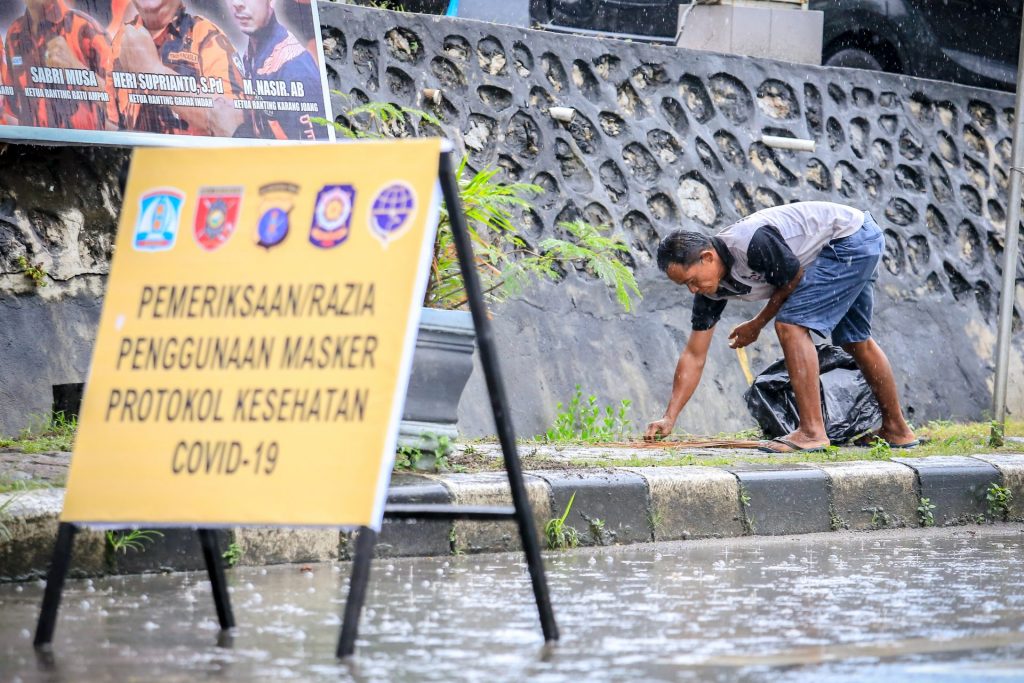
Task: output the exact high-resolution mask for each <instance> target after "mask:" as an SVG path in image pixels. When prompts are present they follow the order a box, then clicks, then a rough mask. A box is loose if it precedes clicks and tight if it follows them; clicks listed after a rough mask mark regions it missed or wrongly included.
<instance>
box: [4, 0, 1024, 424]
mask: <svg viewBox="0 0 1024 683" xmlns="http://www.w3.org/2000/svg"><path fill="white" fill-rule="evenodd" d="M320 7H321V18H322V21H323V23H324V29H323V33H324V47H325V52H326V54H327V58H328V65H329V66H328V78H329V81H330V84H331V87H332V88H334V89H337V90H339V91H341V92H342V93H344V94H345V95H346V96H351V98H350V99H347V100H343V99H342V98H336V101H335V108H336V111H338V112H341V111H344V110H345V108H346V107H351V106H352V104H353V102H358V101H366V100H386V101H390V102H395V103H401V104H405V105H411V106H415V107H419V108H423V109H426V110H429V111H432V112H433V113H435V114H437V115H438V116H439V117H440V118H441V120H442V122H443V129H444V130H443V131H437V130H435V129H433V127H432V126H430V125H424V126H422V127H421V128H420V130H416V127H415V126H414V125H413V124H409V125H408V126H406V131H405V132H406V133H407V134H414V133H421V134H436V133H438V132H443V133H445V134H448V135H451V136H453V137H455V138H456V141H457V144H459V145H460V146H461V148H462V150H463V151H465V152H466V153H468V156H469V160H470V164H471V165H472V166H473V167H474V168H477V169H479V168H483V167H485V166H488V165H498V166H500V167H502V168H503V169H504V173H505V176H506V177H507V178H509V179H516V180H524V181H531V182H536V183H538V184H540V185H542V186H544V187H546V188H548V192H547V193H546V194H545V195H543V196H542V197H540V198H538V199H537V200H536V202H535V206H534V208H533V209H532V210H530V211H529V212H528V213H527V214H526V215H524V216H522V217H521V219H522V226H523V230H524V233H525V234H526V236H527V238H528V239H529V240H530V241H531V242H536V241H537V240H539V239H542V238H543V237H544V236H545V235H551V234H556V232H557V228H556V227H555V226H556V225H557V223H558V222H560V221H562V220H568V219H572V218H576V217H583V218H586V219H587V220H590V221H592V222H607V223H611V224H612V225H614V226H615V230H616V232H617V233H619V234H621V235H623V236H624V237H625V238H626V239H627V240H628V242H629V244H630V246H631V252H630V254H629V255H628V257H627V259H626V260H627V263H628V264H629V265H630V266H631V267H632V268H633V269H634V272H635V274H636V277H637V280H638V281H639V282H640V285H641V288H642V290H643V292H644V300H643V302H642V303H641V304H640V306H639V309H638V311H637V313H635V314H633V315H629V314H623V313H622V311H621V310H620V309H619V308H618V306H617V305H616V304H615V302H614V300H613V297H612V295H611V292H610V291H609V290H608V289H607V288H605V287H604V286H602V285H601V284H600V283H598V282H596V281H594V279H593V278H592V277H591V276H589V275H588V274H587V273H585V272H580V271H573V272H570V273H568V274H567V276H566V277H565V278H564V279H563V280H562V281H560V282H559V283H557V284H544V285H538V286H536V287H534V288H533V289H532V290H530V291H529V292H527V294H526V295H525V296H524V297H523V298H522V299H520V300H516V301H510V302H507V303H505V304H503V305H500V306H497V307H495V318H494V324H495V326H496V329H497V332H498V339H499V344H500V347H501V349H502V351H503V358H502V362H503V366H504V370H505V374H506V377H507V378H508V379H509V382H508V388H509V393H510V395H511V399H512V402H513V417H514V422H515V425H516V427H517V429H518V430H519V432H520V433H521V434H523V435H532V434H537V433H540V432H542V431H543V430H544V429H545V428H546V427H547V426H549V425H550V422H551V420H552V418H553V416H554V413H555V404H556V403H557V402H558V401H566V400H567V399H568V398H569V397H570V396H571V394H572V390H573V385H574V384H576V383H579V384H581V385H583V388H584V390H585V391H587V392H588V393H590V392H593V393H596V394H598V396H599V397H600V398H601V399H602V401H605V402H612V401H614V402H615V403H617V402H618V401H619V400H620V399H624V398H628V399H631V400H632V401H633V402H634V405H635V410H634V416H635V417H636V418H637V420H638V421H640V420H645V419H649V418H653V417H657V416H659V415H660V413H661V411H662V410H663V408H664V402H665V400H666V398H667V396H668V391H669V388H670V383H671V374H672V369H673V367H674V364H675V360H676V357H677V354H678V352H679V349H680V348H681V346H682V344H683V343H684V342H685V339H686V336H687V334H688V331H689V316H690V301H691V297H690V295H689V294H688V293H687V292H685V291H683V290H681V289H679V288H678V287H675V286H673V285H671V283H669V282H668V281H667V280H666V279H664V277H663V276H662V275H661V273H660V272H659V271H658V270H657V268H656V266H655V265H654V264H653V262H652V257H651V254H652V253H653V251H654V248H655V246H656V244H657V241H658V239H659V237H660V236H661V235H664V234H666V233H667V232H668V231H670V230H672V229H674V228H676V227H681V226H686V227H697V228H700V229H704V230H707V231H709V232H710V231H713V230H714V229H717V228H720V227H723V226H725V225H727V224H729V223H730V222H732V221H734V220H736V219H738V218H740V217H741V216H743V215H746V214H748V213H749V212H751V211H754V210H756V209H757V208H760V207H763V206H770V205H773V204H777V203H779V202H785V201H792V200H798V199H831V200H834V201H842V202H847V203H850V204H853V205H856V206H859V207H862V208H866V209H869V210H871V211H872V213H873V215H874V216H875V217H876V219H878V221H879V223H880V224H881V225H882V227H883V228H884V229H885V231H886V239H887V251H886V256H885V267H884V268H883V272H882V278H881V280H880V283H879V288H878V297H877V305H876V336H877V338H878V339H879V341H880V342H881V343H882V344H883V346H884V347H885V348H886V349H887V350H888V352H889V355H890V357H891V358H892V360H893V364H894V366H895V368H896V371H897V374H898V377H899V379H900V385H901V389H902V391H903V394H904V404H905V405H906V407H907V410H908V412H909V413H910V415H911V417H912V419H913V420H914V421H917V422H920V421H922V420H925V419H929V418H934V417H943V418H950V417H951V418H978V417H980V416H981V415H982V414H983V412H984V411H985V410H986V409H987V407H988V403H989V391H990V385H991V374H992V367H991V359H992V355H993V347H994V343H995V334H994V330H995V314H996V307H997V299H998V271H999V267H998V263H999V261H998V259H999V258H1000V244H1001V242H1002V232H1003V229H1004V216H1005V212H1006V182H1007V172H1008V171H1007V169H1008V166H1009V154H1010V143H1009V138H1010V135H1011V131H1010V128H1009V123H1010V121H1009V117H1010V115H1012V111H1011V107H1012V100H1011V97H1010V96H1009V95H1006V94H1003V93H995V92H991V91H985V90H976V89H969V88H963V87H959V86H951V85H948V84H941V83H934V82H928V81H920V80H914V79H906V78H901V77H898V76H891V75H886V74H876V73H867V72H858V71H850V70H835V69H822V68H817V67H807V66H798V65H791V64H783V63H778V62H770V61H755V60H752V59H745V58H736V57H726V56H717V55H713V54H709V53H700V52H689V51H685V50H679V49H675V48H668V47H656V46H646V45H638V44H631V43H624V42H616V41H607V40H597V39H584V38H575V37H568V36H564V35H556V34H546V33H539V32H532V31H527V30H524V29H518V28H513V27H507V26H495V25H491V24H485V23H478V22H472V21H464V20H451V19H445V18H443V17H434V16H420V15H412V14H404V13H391V12H381V11H377V10H370V9H365V8H359V7H354V6H349V5H337V4H334V3H321V6H320ZM424 87H431V88H436V87H440V88H441V89H442V90H443V92H444V99H443V100H442V102H441V104H440V105H434V104H432V103H428V102H424V101H423V98H422V96H421V94H420V91H421V90H422V89H423V88H424ZM551 105H568V106H572V107H575V108H576V109H577V111H578V115H577V117H576V119H575V120H574V121H573V123H571V124H569V125H565V124H561V123H557V122H555V121H554V120H552V119H551V118H550V117H549V116H548V115H547V110H548V107H549V106H551ZM762 133H770V134H781V135H787V134H789V135H796V136H800V137H811V138H815V139H816V140H817V141H818V152H817V153H815V154H800V153H790V152H781V153H780V152H776V151H772V150H770V149H767V148H765V147H763V146H762V145H761V144H760V143H759V142H757V140H758V139H759V137H760V135H761V134H762ZM125 158H126V157H125V153H124V152H123V151H120V150H96V149H92V150H73V149H68V148H51V149H45V150H44V149H41V148H34V147H21V146H18V147H16V146H8V147H7V148H5V152H4V154H3V155H0V432H6V433H10V432H12V431H15V430H17V429H19V428H20V427H21V426H24V424H26V422H27V419H28V416H29V415H31V414H32V413H43V412H45V411H47V410H48V409H49V405H50V399H51V397H50V387H51V385H53V384H60V383H64V382H71V381H76V380H78V381H81V380H83V379H84V378H85V374H86V371H87V365H88V355H89V351H90V349H91V343H92V332H93V329H94V326H95V323H96V320H97V319H98V313H99V309H98V307H97V301H98V297H99V296H100V295H101V292H102V287H103V282H104V280H103V276H104V274H105V273H106V272H107V268H108V263H109V257H110V252H111V241H112V233H113V229H114V225H115V221H116V219H115V216H116V213H117V209H118V205H119V194H118V190H117V174H118V172H119V171H120V170H121V168H122V166H123V164H124V162H125ZM22 254H24V255H27V257H28V258H29V260H31V261H33V262H36V261H38V262H40V263H42V264H43V266H44V268H45V269H46V270H47V271H48V272H49V273H50V275H51V277H50V280H49V286H47V287H45V288H43V289H35V288H34V287H33V286H32V284H31V282H30V281H29V280H27V279H26V278H25V277H24V276H22V275H20V274H17V272H16V271H17V270H18V267H17V265H16V258H17V256H18V255H22ZM1018 292H1019V294H1018V299H1019V301H1021V302H1024V298H1021V297H1022V296H1024V290H1022V289H1020V288H1018ZM1018 308H1019V305H1018ZM755 310H756V307H755V306H753V305H750V304H742V305H738V304H735V303H733V304H730V305H729V307H728V308H727V310H726V316H725V318H724V320H723V323H722V324H721V325H720V326H719V327H720V328H722V330H720V332H719V339H718V340H716V342H715V343H714V344H713V347H712V352H711V358H710V362H709V365H708V368H707V370H706V373H705V378H704V382H703V384H702V386H701V388H700V389H699V390H698V393H697V394H696V395H695V397H694V400H693V401H692V403H691V405H690V406H689V407H688V408H687V410H686V412H685V413H684V414H683V416H682V418H681V421H680V427H682V428H685V429H688V430H690V431H694V432H716V431H719V430H733V429H739V428H742V427H746V426H749V425H750V424H751V423H752V421H751V419H750V417H749V416H748V415H747V412H746V409H745V408H744V407H743V404H742V401H741V398H740V397H741V394H742V392H743V390H744V388H745V386H746V385H745V381H744V379H743V374H742V372H741V369H740V366H739V364H738V362H737V360H736V356H735V353H734V352H733V351H731V350H729V349H728V348H727V346H726V344H725V342H724V337H725V334H723V332H724V331H727V329H728V328H729V327H730V326H731V325H733V324H735V323H737V322H740V321H742V320H744V319H746V318H748V317H750V316H751V315H752V314H753V313H754V311H755ZM1015 325H1016V327H1015V329H1016V330H1017V331H1019V329H1020V322H1019V316H1018V317H1017V319H1016V322H1015ZM750 355H751V361H752V365H753V366H754V371H755V372H757V371H758V370H759V369H760V368H762V367H764V366H765V365H767V364H768V363H769V362H771V361H772V360H774V359H775V358H776V357H778V356H779V349H778V345H777V343H776V342H775V340H774V334H773V333H772V332H771V331H770V330H769V331H766V332H765V334H764V335H763V337H762V339H761V340H759V341H758V342H757V343H756V344H755V345H754V347H753V348H752V349H751V354H750ZM1012 358H1013V361H1012V363H1013V364H1012V372H1013V375H1012V378H1011V382H1010V392H1011V397H1010V400H1011V408H1012V409H1013V410H1014V411H1015V412H1018V413H1019V412H1020V411H1021V410H1022V409H1024V383H1022V382H1019V381H1016V380H1019V379H1020V377H1021V374H1022V362H1021V360H1022V353H1021V348H1020V346H1019V342H1018V343H1017V344H1016V345H1015V347H1014V349H1013V352H1012ZM484 396H485V389H484V384H483V378H482V376H481V375H480V373H479V372H476V373H475V374H474V376H473V378H472V379H471V380H470V385H469V387H468V388H467V392H466V394H464V396H463V401H462V405H461V407H460V428H461V429H462V431H463V432H464V433H467V434H481V433H488V432H490V431H492V425H491V419H490V414H489V409H488V402H487V401H486V400H485V399H484Z"/></svg>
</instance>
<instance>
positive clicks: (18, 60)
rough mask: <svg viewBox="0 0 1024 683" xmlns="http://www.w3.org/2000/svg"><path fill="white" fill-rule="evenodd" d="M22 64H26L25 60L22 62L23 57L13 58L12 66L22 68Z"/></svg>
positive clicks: (15, 56)
mask: <svg viewBox="0 0 1024 683" xmlns="http://www.w3.org/2000/svg"><path fill="white" fill-rule="evenodd" d="M22 64H24V60H22V58H21V55H14V56H13V57H11V66H21V65H22Z"/></svg>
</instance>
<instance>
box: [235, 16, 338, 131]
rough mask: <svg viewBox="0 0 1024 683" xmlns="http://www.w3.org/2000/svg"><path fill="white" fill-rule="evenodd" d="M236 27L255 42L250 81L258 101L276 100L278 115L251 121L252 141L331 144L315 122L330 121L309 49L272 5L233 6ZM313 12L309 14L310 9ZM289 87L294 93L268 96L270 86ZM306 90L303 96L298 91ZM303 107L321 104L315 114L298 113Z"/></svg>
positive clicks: (255, 113)
mask: <svg viewBox="0 0 1024 683" xmlns="http://www.w3.org/2000/svg"><path fill="white" fill-rule="evenodd" d="M229 4H230V6H231V11H232V12H233V13H234V16H235V23H236V24H238V28H240V29H241V30H242V33H244V34H246V35H247V36H249V45H248V48H247V49H246V51H245V58H244V64H245V78H246V80H247V82H248V84H249V87H251V88H252V89H253V91H254V95H253V96H254V97H255V98H256V99H257V100H264V99H266V100H270V103H271V104H273V105H277V106H278V107H279V108H278V109H254V110H252V112H251V113H250V114H249V116H248V117H247V125H246V126H244V127H243V128H251V129H252V130H251V132H250V131H245V132H244V133H241V134H242V135H245V136H246V137H249V136H251V137H257V138H274V139H277V140H317V139H320V140H326V139H327V130H326V128H324V126H322V125H316V124H314V123H313V121H312V120H311V119H310V117H311V116H320V117H323V116H324V112H323V111H322V107H323V95H322V94H321V93H322V92H323V89H322V87H321V85H320V69H319V68H318V67H317V64H316V62H315V61H314V60H313V58H312V57H311V56H310V55H309V52H308V51H307V50H306V46H305V45H303V44H302V43H300V42H299V40H298V39H297V38H296V37H295V36H294V35H293V34H292V33H291V31H289V30H288V29H286V28H285V27H284V26H283V25H281V23H280V22H279V21H278V20H277V16H276V15H275V13H274V8H273V7H271V5H270V0H229ZM307 9H308V8H307ZM279 83H284V84H285V86H286V88H287V89H288V91H287V92H286V93H276V94H275V95H271V96H266V95H265V94H264V91H265V90H266V89H267V88H268V86H267V85H266V84H275V85H276V84H279ZM297 89H300V90H297ZM301 102H316V103H318V104H319V105H320V107H321V109H320V110H318V111H315V112H309V111H302V110H301V109H287V108H284V107H287V106H289V105H291V106H295V107H298V105H299V104H300V103H301Z"/></svg>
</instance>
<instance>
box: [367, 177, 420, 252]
mask: <svg viewBox="0 0 1024 683" xmlns="http://www.w3.org/2000/svg"><path fill="white" fill-rule="evenodd" d="M415 215H416V191H415V190H413V189H412V186H411V185H409V184H408V183H404V182H401V181H395V182H393V183H391V184H390V185H387V186H385V187H384V188H382V189H381V190H380V191H379V192H377V194H376V196H375V197H374V198H373V203H372V204H371V205H370V232H372V233H373V234H374V236H375V237H376V238H377V239H378V240H380V242H381V244H383V245H384V246H385V247H387V246H388V243H389V242H393V241H395V240H396V239H398V238H399V237H401V236H402V235H403V234H404V233H405V232H406V231H407V230H408V229H409V226H411V225H412V219H413V217H414V216H415Z"/></svg>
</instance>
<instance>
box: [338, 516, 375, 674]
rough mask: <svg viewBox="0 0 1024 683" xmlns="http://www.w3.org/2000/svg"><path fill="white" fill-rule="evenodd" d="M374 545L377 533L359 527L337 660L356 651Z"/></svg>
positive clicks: (367, 528)
mask: <svg viewBox="0 0 1024 683" xmlns="http://www.w3.org/2000/svg"><path fill="white" fill-rule="evenodd" d="M375 545H377V532H376V531H374V530H373V529H370V528H369V527H365V526H364V527H359V533H358V535H357V536H356V549H355V556H354V557H353V558H352V576H351V578H350V579H349V586H348V599H347V600H346V601H345V616H344V619H343V620H342V623H341V637H340V638H339V639H338V653H337V654H338V659H341V658H343V657H350V656H352V655H353V654H355V651H356V637H357V636H358V635H359V617H360V615H361V614H362V613H363V604H364V603H365V602H366V586H367V584H369V583H370V562H371V561H372V560H373V547H374V546H375Z"/></svg>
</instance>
